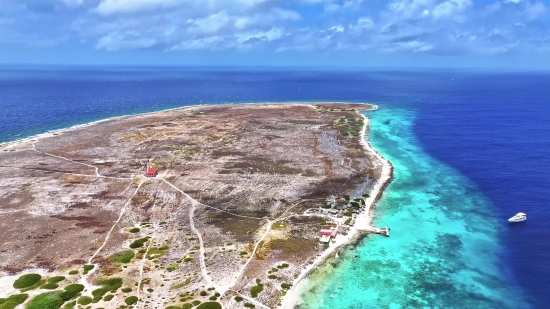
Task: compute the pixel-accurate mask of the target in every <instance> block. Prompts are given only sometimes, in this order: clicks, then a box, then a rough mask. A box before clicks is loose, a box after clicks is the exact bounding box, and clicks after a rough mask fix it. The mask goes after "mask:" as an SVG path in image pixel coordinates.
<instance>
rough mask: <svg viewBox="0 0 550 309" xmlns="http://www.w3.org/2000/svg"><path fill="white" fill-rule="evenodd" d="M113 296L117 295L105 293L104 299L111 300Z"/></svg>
mask: <svg viewBox="0 0 550 309" xmlns="http://www.w3.org/2000/svg"><path fill="white" fill-rule="evenodd" d="M113 297H115V295H113V294H109V295H105V297H103V300H104V301H110V300H111V299H113Z"/></svg>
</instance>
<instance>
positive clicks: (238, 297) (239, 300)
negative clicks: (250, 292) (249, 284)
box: [235, 296, 244, 303]
mask: <svg viewBox="0 0 550 309" xmlns="http://www.w3.org/2000/svg"><path fill="white" fill-rule="evenodd" d="M243 299H244V298H242V297H240V296H235V300H236V301H238V302H239V303H240V302H242V301H243Z"/></svg>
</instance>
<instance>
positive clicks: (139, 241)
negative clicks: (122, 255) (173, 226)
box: [130, 236, 151, 249]
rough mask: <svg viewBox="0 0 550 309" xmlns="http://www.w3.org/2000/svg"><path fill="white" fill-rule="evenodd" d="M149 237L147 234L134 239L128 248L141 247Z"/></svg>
mask: <svg viewBox="0 0 550 309" xmlns="http://www.w3.org/2000/svg"><path fill="white" fill-rule="evenodd" d="M149 238H151V237H149V236H147V237H143V238H140V239H136V240H134V242H132V243H131V244H130V248H132V249H137V248H141V247H143V245H144V244H145V243H146V242H147V241H148V240H149Z"/></svg>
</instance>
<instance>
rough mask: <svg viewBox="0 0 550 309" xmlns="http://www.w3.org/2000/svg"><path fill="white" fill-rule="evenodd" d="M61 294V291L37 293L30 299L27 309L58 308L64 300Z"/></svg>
mask: <svg viewBox="0 0 550 309" xmlns="http://www.w3.org/2000/svg"><path fill="white" fill-rule="evenodd" d="M62 296H63V292H62V291H54V292H46V293H42V294H39V295H37V296H35V297H34V298H33V299H32V300H31V301H30V303H29V304H28V305H27V309H58V308H60V307H61V305H63V303H64V302H65V299H63V298H62Z"/></svg>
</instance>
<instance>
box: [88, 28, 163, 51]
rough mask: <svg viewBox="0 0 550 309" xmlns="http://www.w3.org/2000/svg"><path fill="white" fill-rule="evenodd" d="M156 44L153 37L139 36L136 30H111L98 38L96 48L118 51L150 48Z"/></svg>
mask: <svg viewBox="0 0 550 309" xmlns="http://www.w3.org/2000/svg"><path fill="white" fill-rule="evenodd" d="M156 44H157V41H156V40H155V39H151V38H144V37H141V35H140V34H139V32H137V31H127V32H126V33H124V34H122V33H118V32H112V33H109V34H108V35H105V36H103V37H101V38H100V39H99V41H98V42H97V44H96V46H95V47H96V49H98V50H101V49H102V50H106V51H119V50H126V49H144V48H151V47H153V46H155V45H156Z"/></svg>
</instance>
